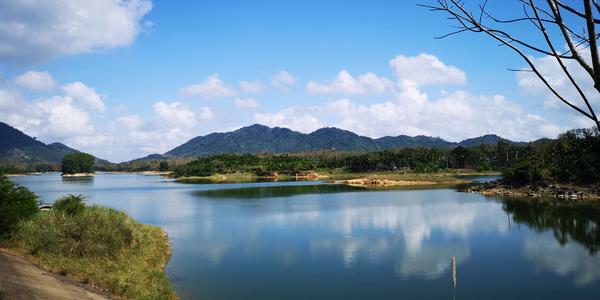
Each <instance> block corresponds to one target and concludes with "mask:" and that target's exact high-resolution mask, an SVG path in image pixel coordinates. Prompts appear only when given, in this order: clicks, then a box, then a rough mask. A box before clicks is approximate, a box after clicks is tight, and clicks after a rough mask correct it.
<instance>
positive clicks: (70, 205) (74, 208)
mask: <svg viewBox="0 0 600 300" xmlns="http://www.w3.org/2000/svg"><path fill="white" fill-rule="evenodd" d="M84 200H85V198H84V197H83V196H82V195H67V196H64V197H61V198H59V199H57V200H56V201H55V202H54V204H52V209H54V211H57V212H62V213H63V214H67V215H76V214H78V213H81V212H82V211H83V210H84V209H85V202H84Z"/></svg>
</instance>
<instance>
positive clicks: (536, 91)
mask: <svg viewBox="0 0 600 300" xmlns="http://www.w3.org/2000/svg"><path fill="white" fill-rule="evenodd" d="M583 56H584V57H586V58H589V57H590V55H589V50H585V51H584V52H583ZM531 60H532V61H533V63H534V64H535V65H536V66H537V68H538V70H539V71H540V73H541V74H543V75H544V78H545V79H546V80H547V81H548V83H549V84H550V85H551V86H552V87H553V88H554V89H555V90H556V91H557V92H558V93H559V94H560V95H561V96H562V97H563V98H565V99H567V100H568V101H569V102H571V103H573V104H575V105H577V106H579V107H580V108H582V109H583V110H585V111H587V107H586V106H585V104H584V102H583V100H582V99H581V96H580V95H579V92H577V90H576V89H575V88H574V87H573V85H572V84H571V82H570V81H569V79H568V78H567V76H566V75H565V73H564V72H563V70H562V68H561V66H560V65H559V64H558V62H557V61H556V58H554V57H552V56H542V57H539V58H535V57H531ZM563 63H564V65H565V67H566V68H567V69H568V70H569V71H570V73H571V75H572V76H573V79H574V80H575V81H576V82H577V83H578V84H579V85H580V88H581V89H582V91H583V93H584V94H585V95H586V97H587V98H588V99H589V100H590V102H591V103H592V106H593V107H594V108H595V109H596V111H598V109H600V107H598V105H600V93H598V91H597V90H596V89H595V88H594V82H593V80H592V79H591V77H590V76H589V74H588V73H587V72H586V71H585V70H584V69H583V68H582V67H581V66H580V65H579V64H578V63H577V62H576V61H574V60H563ZM516 76H517V80H518V84H519V87H520V88H521V89H522V90H524V91H525V92H528V93H530V94H533V95H541V96H543V97H544V98H545V100H544V102H543V106H544V108H546V109H559V110H564V111H569V112H571V113H573V114H577V112H575V111H574V110H572V109H571V108H569V107H568V106H567V105H566V104H564V103H563V102H562V101H560V99H558V98H557V97H556V96H554V94H552V92H551V91H550V90H549V89H548V88H547V87H546V85H544V83H543V82H542V81H541V80H540V79H539V78H538V77H537V76H536V75H535V74H534V73H533V72H517V73H516Z"/></svg>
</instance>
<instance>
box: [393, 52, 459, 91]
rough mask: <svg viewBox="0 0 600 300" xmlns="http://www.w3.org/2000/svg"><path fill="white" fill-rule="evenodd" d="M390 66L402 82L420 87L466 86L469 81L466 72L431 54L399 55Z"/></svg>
mask: <svg viewBox="0 0 600 300" xmlns="http://www.w3.org/2000/svg"><path fill="white" fill-rule="evenodd" d="M390 66H391V67H392V69H394V71H395V73H396V76H398V78H399V79H400V80H410V81H414V82H415V83H417V84H419V85H429V84H452V83H454V84H464V83H466V81H467V75H466V74H465V72H464V71H462V70H461V69H459V68H457V67H454V66H449V65H446V64H444V63H443V62H442V61H441V60H439V58H437V57H436V56H434V55H431V54H425V53H422V54H419V55H417V56H404V55H397V56H396V57H395V58H394V59H392V60H391V61H390Z"/></svg>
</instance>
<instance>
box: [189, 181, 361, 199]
mask: <svg viewBox="0 0 600 300" xmlns="http://www.w3.org/2000/svg"><path fill="white" fill-rule="evenodd" d="M359 191H367V190H366V189H364V188H358V187H351V186H347V185H339V184H309V185H287V186H284V185H280V186H260V187H245V188H224V189H210V190H205V191H199V192H197V193H196V195H197V196H202V197H210V198H237V199H257V198H273V197H290V196H295V195H303V194H327V193H343V192H359Z"/></svg>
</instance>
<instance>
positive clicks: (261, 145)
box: [147, 124, 513, 159]
mask: <svg viewBox="0 0 600 300" xmlns="http://www.w3.org/2000/svg"><path fill="white" fill-rule="evenodd" d="M500 140H503V141H507V142H510V143H513V142H511V141H508V140H506V139H503V138H501V137H499V136H497V135H485V136H482V137H478V138H473V139H468V140H465V141H462V142H460V143H455V142H449V141H446V140H443V139H441V138H437V137H428V136H415V137H411V136H406V135H399V136H395V137H392V136H386V137H382V138H378V139H373V138H369V137H365V136H360V135H358V134H356V133H353V132H351V131H347V130H342V129H338V128H331V127H328V128H321V129H318V130H316V131H314V132H311V133H309V134H304V133H300V132H297V131H293V130H290V129H287V128H280V127H275V128H270V127H267V126H263V125H259V124H255V125H252V126H248V127H244V128H241V129H238V130H235V131H231V132H223V133H211V134H208V135H206V136H199V137H196V138H193V139H191V140H189V141H188V142H186V143H184V144H182V145H180V146H178V147H176V148H174V149H172V150H170V151H169V152H167V153H165V154H163V155H157V154H153V155H151V156H149V157H147V158H148V159H152V158H154V159H156V158H173V157H192V156H206V155H212V154H222V153H261V152H266V153H293V152H306V151H318V150H338V151H375V150H382V149H392V148H406V147H429V148H451V147H457V146H465V147H471V146H477V145H480V144H495V143H497V142H498V141H500Z"/></svg>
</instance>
